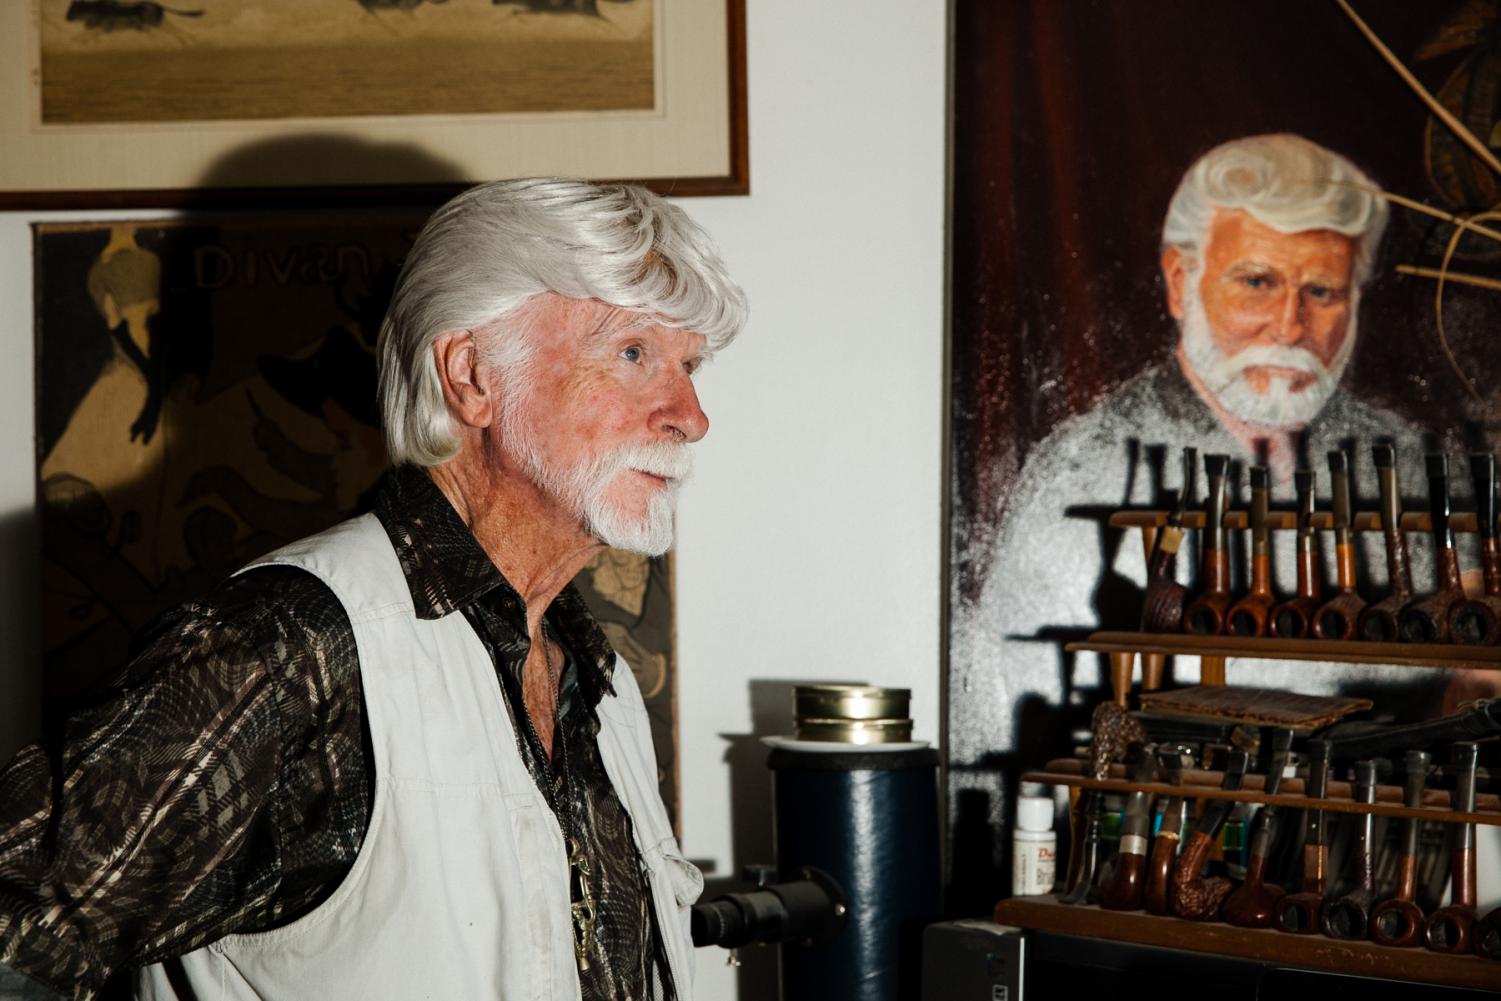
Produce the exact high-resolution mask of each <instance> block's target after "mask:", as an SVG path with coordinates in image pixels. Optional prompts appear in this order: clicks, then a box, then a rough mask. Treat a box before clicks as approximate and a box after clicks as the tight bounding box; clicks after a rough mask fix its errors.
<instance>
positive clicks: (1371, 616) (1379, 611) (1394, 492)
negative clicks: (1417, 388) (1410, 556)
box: [1357, 445, 1412, 642]
mask: <svg viewBox="0 0 1501 1001" xmlns="http://www.w3.org/2000/svg"><path fill="white" fill-rule="evenodd" d="M1371 455H1372V457H1373V458H1374V459H1375V460H1376V480H1377V482H1378V483H1379V484H1380V487H1381V535H1382V537H1383V538H1384V539H1385V540H1386V580H1387V587H1388V592H1387V595H1386V597H1385V598H1382V599H1381V600H1380V601H1378V602H1376V603H1375V604H1373V605H1367V606H1366V607H1365V611H1363V612H1361V613H1360V623H1359V626H1358V627H1357V628H1358V629H1359V632H1360V638H1361V639H1364V640H1372V641H1375V642H1390V641H1392V640H1396V639H1398V638H1399V637H1400V636H1401V635H1402V633H1401V630H1400V629H1399V627H1398V625H1397V613H1398V612H1400V611H1402V608H1403V606H1405V605H1406V604H1407V603H1408V602H1409V601H1411V600H1412V568H1411V567H1410V566H1408V563H1407V536H1406V535H1404V534H1403V532H1402V494H1401V492H1400V491H1399V490H1398V489H1397V450H1396V449H1395V448H1393V447H1392V446H1390V445H1377V446H1375V447H1374V448H1372V449H1371Z"/></svg>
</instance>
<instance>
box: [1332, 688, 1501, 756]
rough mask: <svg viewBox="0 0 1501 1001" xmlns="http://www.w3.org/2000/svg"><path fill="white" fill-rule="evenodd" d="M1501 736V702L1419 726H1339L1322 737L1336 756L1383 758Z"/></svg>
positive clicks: (1476, 706)
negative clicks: (1407, 749)
mask: <svg viewBox="0 0 1501 1001" xmlns="http://www.w3.org/2000/svg"><path fill="white" fill-rule="evenodd" d="M1497 734H1501V699H1477V700H1476V701H1475V702H1474V703H1473V704H1471V705H1470V707H1469V708H1468V709H1463V710H1461V711H1460V712H1457V713H1454V714H1453V715H1450V716H1441V717H1439V718H1438V719H1431V720H1424V721H1423V722H1421V723H1405V724H1403V725H1401V726H1388V725H1385V724H1382V723H1340V724H1338V725H1337V726H1332V727H1329V728H1328V729H1327V730H1325V731H1323V733H1322V734H1321V736H1322V737H1323V738H1324V739H1325V740H1327V741H1328V742H1329V743H1330V745H1332V747H1333V750H1334V753H1335V755H1336V756H1338V757H1339V758H1341V759H1343V760H1346V761H1348V760H1350V759H1352V758H1369V757H1384V756H1386V755H1389V754H1391V753H1392V752H1393V751H1395V750H1398V749H1400V748H1403V747H1429V746H1431V745H1433V744H1440V743H1449V742H1451V741H1456V740H1482V739H1484V738H1486V737H1494V736H1496V735H1497Z"/></svg>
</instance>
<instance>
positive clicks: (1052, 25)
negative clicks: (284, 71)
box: [946, 0, 1501, 910]
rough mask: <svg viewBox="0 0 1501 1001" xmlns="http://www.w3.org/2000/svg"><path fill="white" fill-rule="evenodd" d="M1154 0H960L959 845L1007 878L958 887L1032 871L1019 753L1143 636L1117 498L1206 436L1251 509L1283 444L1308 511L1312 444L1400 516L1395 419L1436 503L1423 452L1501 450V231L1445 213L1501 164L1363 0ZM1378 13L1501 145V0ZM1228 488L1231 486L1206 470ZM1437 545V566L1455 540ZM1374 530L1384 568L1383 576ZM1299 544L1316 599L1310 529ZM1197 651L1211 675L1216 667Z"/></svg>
mask: <svg viewBox="0 0 1501 1001" xmlns="http://www.w3.org/2000/svg"><path fill="white" fill-rule="evenodd" d="M1149 6H1150V16H1143V13H1144V8H1143V7H1142V5H1138V4H1125V3H1108V2H1099V0H1061V2H1053V0H1032V2H1028V0H1015V2H1009V3H1002V4H995V3H983V2H961V3H959V4H958V5H957V7H956V26H955V38H956V39H957V42H956V46H957V48H956V52H955V57H954V58H955V90H954V96H955V120H954V121H955V124H954V136H955V155H954V182H953V192H954V211H953V220H954V222H953V236H952V238H953V243H952V261H953V283H954V284H953V295H952V302H953V313H952V370H951V371H952V381H951V387H950V388H951V400H952V405H951V411H950V421H951V425H950V426H951V442H952V453H951V478H950V482H949V485H948V486H949V518H950V527H951V535H950V543H949V553H948V555H949V561H950V567H951V575H950V580H949V588H950V590H949V596H948V604H949V613H950V614H949V637H948V638H949V659H948V678H947V682H946V683H947V686H948V706H949V710H948V712H949V718H948V734H949V747H948V753H949V761H948V765H949V772H948V775H949V783H950V794H951V795H950V803H951V811H952V812H951V818H950V820H951V833H952V841H951V848H952V850H953V852H954V863H953V864H954V871H956V872H958V871H961V866H962V867H963V869H962V871H964V872H966V873H968V874H973V873H979V872H985V871H988V872H990V873H991V874H992V876H993V878H992V880H991V881H990V882H989V883H988V884H985V885H981V884H982V881H979V880H967V881H966V885H965V886H962V887H956V888H955V889H956V892H957V893H958V894H959V898H964V899H958V898H956V901H955V903H956V906H957V907H958V908H959V909H961V910H962V909H965V908H966V907H970V908H971V909H973V908H983V907H985V906H988V905H986V904H985V901H987V900H988V901H991V902H993V901H994V900H995V899H996V898H997V897H998V896H1000V895H1003V890H1002V886H1003V885H1009V884H1005V883H1004V881H1003V880H1002V879H1001V873H1002V872H1004V871H1005V870H1003V869H1001V868H1000V867H1001V866H1003V865H1004V864H1005V858H1004V856H1005V854H1006V848H1005V845H1006V843H1007V840H1008V839H1007V838H1006V837H1005V836H1004V833H1003V832H1004V831H1005V826H1006V824H1007V822H1008V821H1007V818H1008V816H1009V811H1010V806H1009V804H1010V803H1011V801H1012V799H1013V797H1014V795H1015V792H1016V788H1015V787H1016V782H1017V779H1018V777H1019V775H1020V774H1021V772H1023V771H1025V770H1026V769H1028V768H1030V767H1035V766H1037V765H1038V764H1040V763H1041V762H1043V761H1046V760H1047V759H1048V758H1050V757H1056V756H1059V755H1064V754H1067V753H1068V752H1069V749H1070V747H1071V746H1072V739H1071V734H1072V733H1076V732H1078V731H1079V730H1081V729H1084V730H1087V728H1088V725H1089V714H1090V711H1091V710H1092V708H1093V707H1094V706H1095V704H1096V703H1097V702H1098V701H1099V700H1100V699H1101V698H1102V697H1103V696H1104V692H1105V691H1107V689H1105V688H1104V686H1105V676H1104V673H1103V671H1102V664H1101V662H1102V661H1103V657H1100V656H1098V655H1093V654H1073V653H1068V652H1066V651H1065V645H1066V644H1067V643H1068V642H1070V641H1071V640H1077V639H1082V638H1084V637H1086V636H1088V635H1089V634H1090V633H1091V632H1093V631H1095V630H1098V629H1108V628H1115V629H1128V630H1129V629H1135V628H1137V625H1138V622H1139V617H1140V614H1141V602H1142V586H1143V583H1144V580H1145V568H1144V559H1143V555H1144V554H1143V548H1142V544H1141V541H1140V539H1139V537H1138V536H1137V535H1136V534H1133V533H1129V532H1127V531H1125V530H1122V529H1114V528H1111V527H1110V526H1109V524H1108V518H1109V515H1110V513H1111V512H1112V511H1114V510H1116V509H1120V508H1141V509H1147V508H1153V507H1156V508H1162V507H1164V506H1167V505H1168V504H1170V503H1171V501H1172V500H1173V499H1174V498H1175V497H1176V495H1177V492H1178V491H1179V490H1180V489H1181V487H1182V474H1181V472H1180V454H1181V450H1182V449H1183V447H1184V446H1194V447H1196V448H1198V449H1199V452H1200V455H1201V456H1202V455H1203V454H1204V453H1208V452H1216V453H1224V454H1227V455H1229V456H1230V458H1231V463H1232V470H1233V474H1234V487H1233V490H1232V494H1231V497H1232V504H1241V505H1244V503H1245V491H1246V479H1247V477H1246V469H1247V467H1248V466H1250V465H1254V464H1265V465H1267V466H1268V467H1269V468H1270V470H1271V477H1272V507H1273V508H1274V509H1278V508H1280V509H1284V510H1285V509H1290V508H1292V506H1293V492H1292V483H1291V479H1292V473H1293V471H1294V470H1295V469H1296V468H1300V467H1301V468H1308V469H1310V470H1312V471H1313V472H1314V474H1315V482H1316V487H1315V493H1316V496H1317V499H1318V504H1319V506H1320V507H1321V508H1322V507H1326V506H1327V504H1328V498H1329V479H1328V467H1327V452H1328V450H1331V449H1344V450H1346V452H1347V453H1348V455H1349V456H1350V457H1351V461H1352V462H1353V463H1354V489H1355V492H1356V505H1357V508H1363V509H1365V510H1371V509H1372V508H1373V507H1374V494H1375V492H1376V482H1375V476H1374V473H1373V470H1372V459H1371V448H1372V446H1373V445H1374V444H1377V443H1378V442H1386V443H1389V444H1392V445H1393V446H1394V447H1395V448H1396V450H1397V453H1398V456H1399V472H1400V474H1401V485H1402V490H1403V493H1404V494H1405V495H1406V496H1407V504H1408V506H1409V507H1413V508H1422V507H1423V506H1424V505H1425V504H1426V495H1425V488H1426V481H1425V479H1424V477H1423V469H1424V465H1423V462H1424V453H1425V452H1426V451H1429V450H1440V451H1444V452H1446V453H1447V454H1448V455H1449V456H1450V463H1451V468H1452V473H1453V475H1452V477H1451V482H1452V483H1453V485H1454V488H1455V507H1456V508H1457V509H1460V510H1464V509H1468V506H1469V503H1470V501H1469V496H1470V489H1469V485H1468V480H1469V470H1468V465H1467V459H1466V456H1465V453H1466V452H1467V451H1469V450H1470V449H1475V448H1480V449H1490V448H1494V447H1495V444H1496V442H1495V440H1494V437H1493V432H1494V430H1495V428H1496V427H1497V426H1498V423H1497V421H1498V418H1501V390H1498V388H1497V387H1498V383H1497V379H1496V377H1497V375H1498V374H1501V356H1498V355H1497V354H1496V352H1495V350H1494V348H1493V338H1492V333H1493V331H1494V329H1495V318H1496V316H1497V311H1498V308H1501V298H1498V296H1501V292H1498V291H1495V290H1493V288H1486V287H1483V286H1484V283H1485V282H1486V281H1487V280H1492V279H1494V278H1495V277H1496V270H1497V269H1496V262H1497V260H1498V258H1501V242H1498V240H1497V236H1501V233H1496V232H1494V231H1493V232H1492V233H1491V234H1490V235H1484V234H1476V233H1471V234H1469V235H1465V236H1463V237H1462V238H1458V239H1456V240H1455V241H1454V242H1453V246H1452V248H1451V247H1450V243H1451V240H1450V238H1451V235H1453V234H1454V233H1455V231H1456V228H1455V225H1454V224H1453V223H1452V222H1449V221H1446V220H1445V219H1444V218H1442V216H1443V215H1444V214H1451V215H1452V214H1462V215H1463V214H1474V213H1480V212H1485V211H1488V210H1492V209H1493V208H1494V207H1495V206H1496V202H1497V200H1498V193H1501V176H1498V174H1497V173H1496V171H1494V170H1493V169H1492V168H1491V167H1489V166H1487V165H1485V164H1484V163H1482V161H1481V160H1480V159H1479V158H1478V157H1477V156H1476V155H1475V154H1473V153H1471V152H1470V151H1469V149H1468V148H1467V147H1465V146H1463V145H1461V144H1460V143H1459V142H1458V141H1457V139H1456V138H1455V135H1454V133H1453V132H1452V131H1451V130H1450V129H1449V128H1448V127H1446V126H1445V125H1443V124H1441V123H1440V122H1439V121H1437V119H1436V118H1435V117H1434V116H1433V115H1432V114H1431V113H1430V111H1429V109H1428V108H1427V107H1426V106H1425V105H1424V104H1423V103H1422V101H1421V100H1420V99H1419V98H1418V97H1417V96H1416V95H1415V93H1414V91H1413V89H1412V88H1411V87H1410V86H1409V85H1408V84H1407V83H1405V82H1404V81H1403V80H1402V79H1401V78H1400V77H1399V75H1398V74H1397V73H1396V72H1395V71H1394V70H1393V68H1392V67H1391V66H1390V65H1389V64H1388V62H1387V61H1386V60H1384V59H1383V57H1382V56H1381V55H1380V54H1379V53H1378V52H1377V50H1376V49H1375V47H1374V46H1373V45H1372V44H1371V42H1370V41H1369V40H1368V39H1367V37H1366V36H1365V35H1363V34H1362V32H1361V31H1360V30H1359V29H1358V28H1357V27H1356V25H1355V24H1354V22H1353V21H1352V19H1351V18H1350V17H1349V16H1348V15H1347V14H1346V13H1345V12H1344V11H1343V10H1342V9H1341V7H1340V6H1339V5H1338V4H1336V3H1334V2H1328V3H1325V2H1319V3H1301V2H1280V0H1256V2H1251V3H1240V4H1233V5H1226V4H1204V3H1197V2H1192V0H1165V2H1159V3H1153V4H1151V5H1149ZM1353 7H1354V8H1355V9H1357V10H1358V12H1359V14H1360V15H1361V16H1362V17H1363V18H1364V19H1365V20H1366V21H1367V22H1368V23H1369V25H1370V27H1371V29H1372V31H1374V32H1375V33H1376V34H1377V35H1378V36H1379V37H1380V38H1381V39H1382V40H1383V41H1384V42H1385V44H1386V45H1388V46H1389V47H1390V48H1391V50H1392V52H1393V53H1394V55H1395V57H1396V58H1398V59H1399V60H1400V61H1401V62H1402V63H1403V64H1404V65H1405V66H1406V67H1408V68H1409V69H1410V70H1411V71H1412V72H1413V73H1414V74H1415V75H1416V77H1417V78H1418V79H1419V80H1420V81H1421V82H1422V83H1423V84H1424V86H1426V87H1427V88H1428V89H1430V90H1431V91H1432V92H1433V93H1434V94H1435V95H1437V97H1438V99H1439V100H1440V101H1441V102H1442V103H1443V104H1444V105H1445V106H1446V107H1447V108H1448V109H1450V110H1451V111H1452V113H1453V114H1454V115H1455V116H1456V117H1457V118H1458V119H1459V120H1461V121H1463V122H1464V123H1466V124H1467V126H1468V127H1469V129H1470V130H1471V131H1472V132H1474V133H1475V134H1476V135H1478V136H1479V139H1480V142H1481V143H1482V144H1490V145H1491V147H1492V148H1494V145H1495V144H1496V143H1497V141H1498V140H1497V136H1498V135H1501V128H1498V122H1501V105H1498V103H1497V100H1496V95H1497V94H1498V93H1501V88H1498V86H1497V84H1498V83H1501V59H1498V57H1497V55H1496V53H1497V51H1498V49H1497V45H1496V43H1497V41H1498V39H1501V19H1498V14H1497V5H1496V4H1495V3H1494V2H1493V0H1460V2H1451V3H1423V4H1413V3H1406V2H1402V0H1396V2H1392V0H1364V2H1358V3H1355V4H1353ZM1216 150H1219V151H1221V152H1220V153H1219V154H1218V155H1216V156H1214V157H1208V156H1207V155H1208V154H1211V153H1212V151H1216ZM1190 182H1192V183H1190ZM1206 192H1207V194H1206ZM1226 192H1229V193H1230V194H1226ZM1180 196H1181V197H1180ZM1222 196H1223V197H1224V198H1231V197H1234V198H1239V199H1240V201H1236V202H1234V203H1233V207H1232V208H1221V207H1220V206H1221V205H1222V204H1229V203H1227V202H1219V201H1214V200H1212V199H1217V198H1221V197H1222ZM1403 200H1405V201H1403ZM1413 206H1416V207H1413ZM1216 213H1219V214H1216ZM1267 220H1271V221H1270V222H1268V221H1267ZM1446 251H1449V252H1450V257H1449V261H1448V270H1449V275H1450V277H1449V280H1447V281H1446V282H1445V284H1444V287H1443V290H1442V297H1441V298H1439V297H1438V296H1437V295H1436V293H1437V292H1438V291H1439V284H1438V282H1437V281H1436V279H1435V275H1436V273H1437V272H1438V271H1440V270H1442V269H1443V268H1444V259H1445V254H1446ZM1440 306H1441V313H1442V322H1441V323H1440V319H1439V308H1438V307H1440ZM1252 347H1254V349H1255V350H1254V353H1253V354H1244V355H1242V354H1240V352H1241V351H1242V350H1243V349H1249V348H1252ZM1253 361H1254V364H1253ZM1198 483H1199V487H1198V494H1197V496H1196V497H1195V498H1194V500H1195V501H1196V502H1197V503H1198V504H1199V505H1200V506H1202V504H1203V496H1204V472H1203V467H1202V464H1201V465H1200V466H1199V469H1198ZM1289 534H1290V533H1289ZM1370 534H1371V535H1375V534H1376V533H1370ZM1236 545H1237V546H1240V545H1243V540H1240V541H1238V542H1237V543H1236ZM1412 545H1413V546H1414V547H1415V550H1416V552H1415V556H1414V558H1415V560H1426V559H1428V556H1427V554H1428V553H1429V552H1431V550H1425V549H1424V548H1423V547H1425V546H1427V545H1429V540H1427V539H1425V538H1415V539H1414V541H1413V543H1412ZM1277 546H1279V547H1283V549H1282V550H1281V551H1282V552H1286V551H1287V547H1290V546H1291V539H1290V538H1279V539H1278V540H1277ZM1376 554H1379V548H1378V549H1376V550H1374V551H1373V550H1371V549H1370V548H1366V549H1365V550H1364V552H1363V555H1362V557H1361V559H1360V570H1361V573H1362V574H1369V575H1370V577H1371V578H1375V579H1380V578H1384V576H1385V566H1384V564H1383V563H1381V562H1380V556H1379V555H1376ZM1241 555H1243V554H1241ZM1274 557H1276V554H1275V553H1274ZM1193 558H1194V553H1193V552H1192V551H1190V550H1185V551H1184V553H1182V554H1181V555H1180V558H1179V573H1180V575H1181V576H1184V577H1185V578H1187V577H1188V576H1189V571H1190V570H1191V569H1192V563H1193ZM1240 558H1241V557H1240V556H1237V557H1236V559H1237V560H1239V559H1240ZM1273 564H1274V567H1275V569H1276V587H1277V589H1278V591H1279V593H1281V594H1286V593H1288V592H1289V591H1290V590H1291V587H1292V560H1291V558H1290V555H1289V556H1287V557H1284V558H1274V559H1273ZM1242 565H1243V564H1242V563H1240V562H1236V563H1235V566H1236V567H1237V568H1238V567H1240V566H1242ZM1465 565H1466V566H1467V567H1469V568H1473V567H1474V566H1475V563H1474V562H1473V561H1471V562H1468V563H1466V564H1465ZM1429 566H1431V563H1424V564H1423V567H1424V569H1421V570H1417V571H1416V573H1417V576H1418V581H1417V585H1418V586H1419V587H1420V588H1424V589H1431V587H1432V586H1433V582H1432V579H1431V576H1426V577H1425V576H1424V574H1425V573H1427V574H1430V575H1431V571H1430V570H1428V569H1427V567H1429ZM1236 573H1237V577H1236V580H1235V585H1236V586H1237V587H1240V586H1241V578H1240V576H1239V574H1240V570H1239V569H1237V570H1236ZM1326 573H1327V574H1328V579H1329V580H1332V579H1333V574H1332V570H1327V569H1326ZM1365 579H1366V578H1363V580H1365ZM1378 582H1379V580H1378ZM1179 660H1184V661H1187V660H1188V659H1187V658H1179ZM1169 670H1170V672H1176V674H1177V679H1178V680H1179V681H1188V682H1192V681H1193V680H1195V677H1196V676H1195V674H1194V672H1195V671H1196V670H1197V666H1196V662H1188V663H1182V664H1170V665H1169ZM1438 674H1439V672H1414V671H1402V670H1398V669H1390V668H1380V667H1372V668H1356V667H1347V668H1336V667H1328V666H1326V665H1307V664H1304V665H1298V666H1296V668H1294V667H1293V666H1291V665H1275V664H1271V665H1266V666H1264V667H1257V666H1256V665H1254V664H1250V662H1247V664H1246V665H1245V666H1242V665H1241V664H1240V663H1238V662H1237V661H1235V660H1232V661H1231V664H1230V680H1231V682H1232V683H1241V684H1260V685H1263V686H1266V687H1273V688H1277V687H1282V688H1289V689H1293V690H1297V691H1303V692H1308V693H1311V694H1319V693H1334V692H1339V693H1342V694H1371V693H1378V694H1380V695H1381V698H1380V699H1379V700H1378V701H1381V702H1384V703H1385V704H1386V705H1397V706H1399V710H1400V711H1408V712H1414V713H1416V712H1420V711H1422V710H1423V709H1424V708H1427V707H1431V706H1432V705H1434V704H1435V703H1434V700H1435V697H1436V695H1435V688H1436V686H1437V684H1438V682H1437V681H1436V677H1437V675H1438ZM1394 692H1401V693H1404V696H1403V697H1402V698H1400V699H1393V698H1391V695H1392V693H1394ZM971 897H972V898H973V899H969V898H971Z"/></svg>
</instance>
